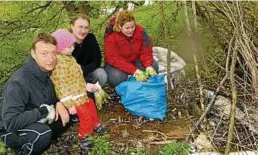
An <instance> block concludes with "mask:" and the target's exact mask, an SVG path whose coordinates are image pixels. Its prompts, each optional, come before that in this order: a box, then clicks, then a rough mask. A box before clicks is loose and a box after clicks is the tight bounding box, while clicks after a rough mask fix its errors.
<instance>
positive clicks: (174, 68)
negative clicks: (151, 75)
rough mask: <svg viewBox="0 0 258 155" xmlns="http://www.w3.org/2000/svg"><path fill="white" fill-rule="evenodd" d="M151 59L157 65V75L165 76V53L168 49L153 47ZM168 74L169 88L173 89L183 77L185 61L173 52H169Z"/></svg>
mask: <svg viewBox="0 0 258 155" xmlns="http://www.w3.org/2000/svg"><path fill="white" fill-rule="evenodd" d="M152 50H153V58H154V60H155V61H157V62H158V64H159V74H167V52H168V49H166V48H162V47H153V48H152ZM170 52H171V53H170V74H171V81H170V83H171V86H172V88H175V86H176V83H177V82H178V81H179V80H180V79H181V78H182V76H185V71H184V67H185V65H186V63H185V61H184V60H183V59H182V58H181V57H180V56H178V55H177V54H176V53H175V52H173V51H170Z"/></svg>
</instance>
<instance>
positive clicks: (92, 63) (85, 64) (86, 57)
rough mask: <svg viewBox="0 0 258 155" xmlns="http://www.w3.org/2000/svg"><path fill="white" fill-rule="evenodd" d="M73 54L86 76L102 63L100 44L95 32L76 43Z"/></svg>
mask: <svg viewBox="0 0 258 155" xmlns="http://www.w3.org/2000/svg"><path fill="white" fill-rule="evenodd" d="M72 55H73V56H74V58H75V59H76V61H77V63H78V64H80V65H81V68H82V71H83V76H84V77H85V78H86V77H87V75H88V74H89V73H91V72H93V71H94V70H95V69H97V68H99V67H100V65H101V59H102V56H101V52H100V49H99V44H98V42H97V40H96V37H95V36H94V34H93V33H89V34H87V36H86V37H85V39H84V40H83V41H82V43H81V44H77V43H76V44H75V48H74V51H73V54H72Z"/></svg>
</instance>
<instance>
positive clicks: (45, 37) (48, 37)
mask: <svg viewBox="0 0 258 155" xmlns="http://www.w3.org/2000/svg"><path fill="white" fill-rule="evenodd" d="M40 41H43V42H44V43H49V44H53V45H55V46H56V45H57V42H56V39H55V38H54V37H53V36H51V35H50V34H47V33H40V34H38V35H37V36H36V37H35V38H34V41H33V43H32V49H33V50H35V45H36V44H37V43H38V42H40Z"/></svg>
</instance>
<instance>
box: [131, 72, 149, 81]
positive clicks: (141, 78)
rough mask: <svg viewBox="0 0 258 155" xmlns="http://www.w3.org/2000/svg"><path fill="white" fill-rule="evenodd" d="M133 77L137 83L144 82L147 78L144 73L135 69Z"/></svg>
mask: <svg viewBox="0 0 258 155" xmlns="http://www.w3.org/2000/svg"><path fill="white" fill-rule="evenodd" d="M134 76H135V78H136V80H137V81H141V82H145V81H147V79H148V77H147V75H146V74H145V72H143V71H141V70H139V69H137V70H136V71H135V73H134Z"/></svg>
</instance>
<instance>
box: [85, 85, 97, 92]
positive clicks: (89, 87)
mask: <svg viewBox="0 0 258 155" xmlns="http://www.w3.org/2000/svg"><path fill="white" fill-rule="evenodd" d="M86 89H87V91H88V92H90V93H93V92H96V91H98V90H99V87H98V86H97V85H96V84H92V83H87V84H86Z"/></svg>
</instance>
